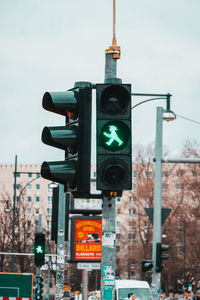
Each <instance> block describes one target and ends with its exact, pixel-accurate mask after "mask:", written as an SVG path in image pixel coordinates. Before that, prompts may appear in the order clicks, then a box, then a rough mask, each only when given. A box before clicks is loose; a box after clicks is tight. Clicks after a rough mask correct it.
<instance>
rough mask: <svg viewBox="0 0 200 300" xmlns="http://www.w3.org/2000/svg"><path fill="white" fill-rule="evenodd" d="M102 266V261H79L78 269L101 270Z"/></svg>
mask: <svg viewBox="0 0 200 300" xmlns="http://www.w3.org/2000/svg"><path fill="white" fill-rule="evenodd" d="M100 268H101V266H100V263H78V264H77V269H78V270H83V269H85V270H100Z"/></svg>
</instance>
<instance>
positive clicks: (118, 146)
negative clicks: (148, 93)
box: [96, 84, 132, 191]
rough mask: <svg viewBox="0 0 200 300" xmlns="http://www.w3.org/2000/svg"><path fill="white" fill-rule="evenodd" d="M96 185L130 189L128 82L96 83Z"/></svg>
mask: <svg viewBox="0 0 200 300" xmlns="http://www.w3.org/2000/svg"><path fill="white" fill-rule="evenodd" d="M96 92H97V97H96V98H97V105H96V107H97V149H96V152H97V189H98V190H103V191H122V190H131V188H132V182H131V174H132V159H131V155H132V151H131V148H132V147H131V146H132V145H131V144H132V142H131V141H132V133H131V85H130V84H97V85H96Z"/></svg>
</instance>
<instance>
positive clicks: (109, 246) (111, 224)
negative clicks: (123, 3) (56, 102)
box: [101, 0, 122, 300]
mask: <svg viewBox="0 0 200 300" xmlns="http://www.w3.org/2000/svg"><path fill="white" fill-rule="evenodd" d="M105 53H106V54H105V79H104V83H108V84H109V83H110V84H112V83H113V84H120V83H122V81H121V79H120V78H116V77H117V59H119V58H120V47H119V46H117V40H116V0H113V40H112V46H111V47H110V48H109V49H107V50H106V52H105ZM115 199H116V198H115V197H103V208H102V252H101V291H102V299H103V300H108V299H109V300H112V299H113V298H114V294H113V292H114V286H115V256H116V248H115V240H116V234H115Z"/></svg>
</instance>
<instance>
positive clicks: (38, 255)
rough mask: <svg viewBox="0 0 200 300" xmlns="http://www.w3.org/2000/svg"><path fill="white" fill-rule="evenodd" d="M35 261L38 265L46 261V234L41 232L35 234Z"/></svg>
mask: <svg viewBox="0 0 200 300" xmlns="http://www.w3.org/2000/svg"><path fill="white" fill-rule="evenodd" d="M34 263H35V265H36V266H37V267H41V266H43V265H44V263H45V234H44V233H41V232H37V233H36V234H35V243H34Z"/></svg>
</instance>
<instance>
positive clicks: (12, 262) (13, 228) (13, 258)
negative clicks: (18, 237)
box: [10, 156, 40, 272]
mask: <svg viewBox="0 0 200 300" xmlns="http://www.w3.org/2000/svg"><path fill="white" fill-rule="evenodd" d="M17 173H18V172H17V156H16V157H15V172H14V177H15V181H14V199H13V220H12V253H13V255H12V256H11V266H10V268H11V272H14V263H15V256H14V252H15V214H16V185H17V182H16V181H17V180H16V179H17ZM22 173H23V174H30V173H31V174H37V175H38V174H39V173H38V172H20V174H22ZM38 178H40V174H39V176H37V177H36V178H33V179H32V180H30V181H29V182H28V183H26V184H25V185H24V186H23V187H22V189H21V191H20V193H19V198H18V199H19V201H20V198H21V195H22V193H23V191H24V190H25V189H26V187H27V186H28V185H29V184H30V183H31V182H33V181H35V180H36V179H38Z"/></svg>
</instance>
